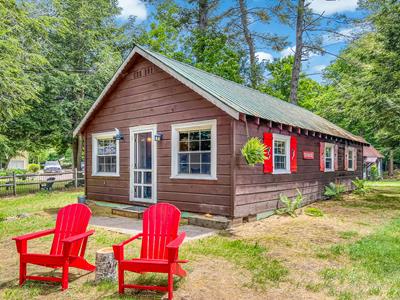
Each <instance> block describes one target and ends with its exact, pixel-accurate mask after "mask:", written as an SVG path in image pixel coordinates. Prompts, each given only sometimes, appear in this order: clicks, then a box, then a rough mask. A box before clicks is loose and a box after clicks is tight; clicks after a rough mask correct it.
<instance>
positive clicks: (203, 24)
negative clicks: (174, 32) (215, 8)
mask: <svg viewBox="0 0 400 300" xmlns="http://www.w3.org/2000/svg"><path fill="white" fill-rule="evenodd" d="M208 1H209V0H200V1H199V19H198V23H199V29H200V31H206V30H207V27H208V10H209V3H208Z"/></svg>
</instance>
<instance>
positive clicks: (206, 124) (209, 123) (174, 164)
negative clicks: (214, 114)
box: [170, 119, 217, 180]
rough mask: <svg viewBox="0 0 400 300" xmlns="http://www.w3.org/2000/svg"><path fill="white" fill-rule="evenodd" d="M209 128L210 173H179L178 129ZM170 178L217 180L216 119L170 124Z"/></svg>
mask: <svg viewBox="0 0 400 300" xmlns="http://www.w3.org/2000/svg"><path fill="white" fill-rule="evenodd" d="M196 129H211V166H210V169H211V174H210V175H207V174H179V173H178V150H179V131H182V130H196ZM170 178H171V179H203V180H217V120H215V119H214V120H206V121H198V122H189V123H181V124H172V125H171V177H170Z"/></svg>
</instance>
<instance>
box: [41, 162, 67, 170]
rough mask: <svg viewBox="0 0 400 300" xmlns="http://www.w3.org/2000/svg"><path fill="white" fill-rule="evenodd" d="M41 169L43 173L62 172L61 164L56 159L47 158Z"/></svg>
mask: <svg viewBox="0 0 400 300" xmlns="http://www.w3.org/2000/svg"><path fill="white" fill-rule="evenodd" d="M43 171H44V172H45V173H61V172H62V168H61V165H60V163H59V162H58V161H56V160H54V161H53V160H48V161H46V163H45V164H44V168H43Z"/></svg>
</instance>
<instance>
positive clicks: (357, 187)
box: [352, 177, 367, 195]
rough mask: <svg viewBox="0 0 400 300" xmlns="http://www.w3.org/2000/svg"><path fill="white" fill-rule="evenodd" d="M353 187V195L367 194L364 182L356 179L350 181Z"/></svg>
mask: <svg viewBox="0 0 400 300" xmlns="http://www.w3.org/2000/svg"><path fill="white" fill-rule="evenodd" d="M352 183H353V185H354V193H356V194H358V195H364V194H365V193H366V192H367V187H366V186H365V180H363V179H359V178H358V177H357V178H356V179H355V180H353V181H352Z"/></svg>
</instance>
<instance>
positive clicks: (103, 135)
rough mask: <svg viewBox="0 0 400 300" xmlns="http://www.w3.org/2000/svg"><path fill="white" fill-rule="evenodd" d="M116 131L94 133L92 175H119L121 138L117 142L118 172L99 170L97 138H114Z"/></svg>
mask: <svg viewBox="0 0 400 300" xmlns="http://www.w3.org/2000/svg"><path fill="white" fill-rule="evenodd" d="M114 136H115V131H109V132H99V133H93V134H92V176H103V177H119V140H117V141H116V142H115V147H116V158H117V159H116V172H97V140H98V139H105V138H113V137H114Z"/></svg>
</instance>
